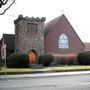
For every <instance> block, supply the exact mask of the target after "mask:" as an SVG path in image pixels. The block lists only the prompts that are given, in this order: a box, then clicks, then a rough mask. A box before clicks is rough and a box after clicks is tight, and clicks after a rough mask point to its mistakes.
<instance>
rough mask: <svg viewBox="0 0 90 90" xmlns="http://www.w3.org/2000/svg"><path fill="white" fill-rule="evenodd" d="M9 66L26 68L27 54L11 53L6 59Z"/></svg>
mask: <svg viewBox="0 0 90 90" xmlns="http://www.w3.org/2000/svg"><path fill="white" fill-rule="evenodd" d="M6 63H7V67H9V68H27V67H29V58H28V55H27V54H18V53H13V54H11V55H9V56H8V57H7V59H6Z"/></svg>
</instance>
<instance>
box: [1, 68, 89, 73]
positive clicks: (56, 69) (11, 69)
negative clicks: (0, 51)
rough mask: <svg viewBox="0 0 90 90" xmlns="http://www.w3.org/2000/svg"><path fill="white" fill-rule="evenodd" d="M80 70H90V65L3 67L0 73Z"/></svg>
mask: <svg viewBox="0 0 90 90" xmlns="http://www.w3.org/2000/svg"><path fill="white" fill-rule="evenodd" d="M44 70H48V71H52V70H53V71H78V70H90V66H56V67H46V68H43V69H31V68H1V69H0V73H4V72H7V73H10V72H11V73H24V72H25V73H27V72H34V71H44Z"/></svg>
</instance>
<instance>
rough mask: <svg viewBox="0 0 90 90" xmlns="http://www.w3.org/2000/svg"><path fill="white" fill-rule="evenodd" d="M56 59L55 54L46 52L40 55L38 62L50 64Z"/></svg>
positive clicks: (45, 64) (44, 64)
mask: <svg viewBox="0 0 90 90" xmlns="http://www.w3.org/2000/svg"><path fill="white" fill-rule="evenodd" d="M53 60H54V56H53V55H51V54H45V55H41V56H39V59H38V64H42V65H43V66H49V65H50V64H51V63H52V62H53Z"/></svg>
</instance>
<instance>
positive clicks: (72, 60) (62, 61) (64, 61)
mask: <svg viewBox="0 0 90 90" xmlns="http://www.w3.org/2000/svg"><path fill="white" fill-rule="evenodd" d="M56 63H57V65H76V64H77V56H69V57H56Z"/></svg>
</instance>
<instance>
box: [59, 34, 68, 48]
mask: <svg viewBox="0 0 90 90" xmlns="http://www.w3.org/2000/svg"><path fill="white" fill-rule="evenodd" d="M58 48H59V49H68V48H69V39H68V36H67V34H65V33H62V34H60V36H59V38H58Z"/></svg>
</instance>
